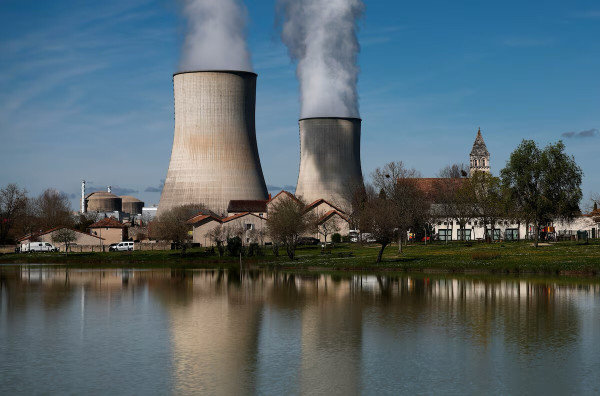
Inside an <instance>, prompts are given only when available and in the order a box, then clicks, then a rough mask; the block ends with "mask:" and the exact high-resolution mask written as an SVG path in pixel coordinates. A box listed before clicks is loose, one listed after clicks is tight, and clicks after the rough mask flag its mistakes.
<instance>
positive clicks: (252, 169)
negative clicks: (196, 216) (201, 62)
mask: <svg viewBox="0 0 600 396" xmlns="http://www.w3.org/2000/svg"><path fill="white" fill-rule="evenodd" d="M173 85H174V91H175V137H174V139H173V150H172V152H171V163H170V164H169V171H168V173H167V178H166V180H165V185H164V187H163V191H162V195H161V197H160V204H159V206H158V210H159V214H160V213H163V212H164V211H166V210H168V209H171V208H173V207H175V206H179V205H185V204H196V203H198V204H204V205H206V206H207V207H208V208H209V209H211V210H213V211H215V212H217V213H221V212H224V211H225V210H226V209H227V205H228V203H229V201H230V200H232V199H239V200H255V199H256V200H265V199H267V187H266V185H265V180H264V178H263V173H262V168H261V166H260V159H259V157H258V147H257V145H256V129H255V125H254V109H255V103H256V74H254V73H249V72H239V71H203V72H184V73H177V74H175V75H174V76H173Z"/></svg>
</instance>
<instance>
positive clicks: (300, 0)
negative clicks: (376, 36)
mask: <svg viewBox="0 0 600 396" xmlns="http://www.w3.org/2000/svg"><path fill="white" fill-rule="evenodd" d="M278 1H279V2H278V4H279V11H280V17H282V18H283V26H282V31H281V38H282V40H283V42H284V43H285V45H286V46H287V47H288V50H289V53H290V56H291V57H292V59H293V60H295V61H297V62H298V68H297V75H298V79H299V80H300V94H301V102H302V105H301V106H302V110H301V118H307V117H359V112H358V94H357V91H356V83H357V81H358V72H359V68H358V65H357V57H358V52H359V50H360V47H359V45H358V38H357V37H356V33H357V29H358V26H357V19H358V18H359V17H360V16H361V15H362V13H363V11H364V4H363V2H362V0H278Z"/></svg>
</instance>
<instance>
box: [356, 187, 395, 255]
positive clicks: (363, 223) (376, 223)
mask: <svg viewBox="0 0 600 396" xmlns="http://www.w3.org/2000/svg"><path fill="white" fill-rule="evenodd" d="M395 210H396V208H395V206H394V203H393V202H392V201H391V200H388V199H386V198H385V197H383V196H375V195H374V194H369V195H368V196H367V200H366V202H365V203H364V205H363V208H362V210H361V212H360V229H361V232H366V233H369V234H370V236H371V237H372V238H373V239H375V241H376V242H377V243H378V244H380V245H381V249H379V253H378V254H377V263H380V262H381V259H382V256H383V251H384V250H385V248H386V247H387V246H388V245H389V244H391V243H392V242H393V241H394V239H395V238H396V236H397V232H396V230H397V222H396V219H395V218H394V216H391V215H390V213H393V212H394V211H395Z"/></svg>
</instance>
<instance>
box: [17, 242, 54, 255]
mask: <svg viewBox="0 0 600 396" xmlns="http://www.w3.org/2000/svg"><path fill="white" fill-rule="evenodd" d="M58 250H59V249H58V248H57V247H56V246H54V245H53V244H51V243H48V242H30V243H23V244H21V249H20V251H21V253H34V252H58Z"/></svg>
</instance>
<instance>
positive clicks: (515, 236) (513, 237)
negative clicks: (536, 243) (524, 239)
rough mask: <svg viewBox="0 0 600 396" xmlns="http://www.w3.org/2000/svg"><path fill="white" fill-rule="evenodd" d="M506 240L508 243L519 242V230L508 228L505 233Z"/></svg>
mask: <svg viewBox="0 0 600 396" xmlns="http://www.w3.org/2000/svg"><path fill="white" fill-rule="evenodd" d="M504 239H505V240H507V241H518V240H519V229H518V228H507V229H506V231H504Z"/></svg>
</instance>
